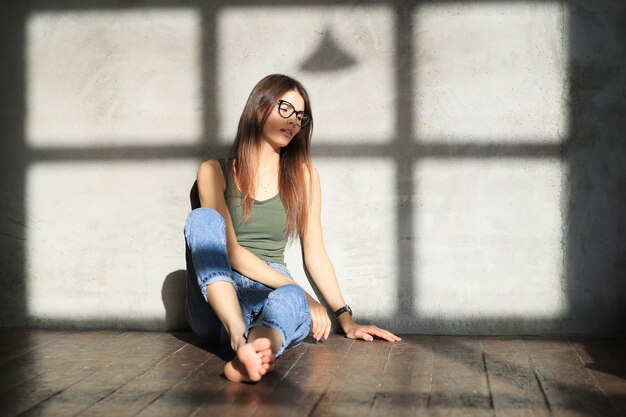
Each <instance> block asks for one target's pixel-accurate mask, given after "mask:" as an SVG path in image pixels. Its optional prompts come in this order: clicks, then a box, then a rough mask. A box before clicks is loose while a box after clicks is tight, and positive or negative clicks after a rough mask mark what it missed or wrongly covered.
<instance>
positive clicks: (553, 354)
mask: <svg viewBox="0 0 626 417" xmlns="http://www.w3.org/2000/svg"><path fill="white" fill-rule="evenodd" d="M524 342H525V346H526V349H527V351H528V353H529V355H530V357H531V360H532V362H533V366H534V370H535V373H536V374H537V377H538V380H539V382H540V385H541V388H542V389H543V392H544V394H545V396H546V398H547V400H548V404H549V406H550V410H551V412H552V414H553V415H554V416H556V417H570V416H581V415H584V416H598V417H600V416H602V417H612V416H618V415H619V414H618V413H617V412H616V410H615V409H614V408H613V406H612V405H611V403H610V402H609V400H608V398H607V396H606V395H605V394H604V392H602V390H601V388H600V387H599V386H598V384H597V382H596V381H595V380H594V378H593V376H592V375H591V373H590V372H589V371H588V370H587V369H585V368H584V367H583V366H582V364H581V362H580V360H579V358H578V356H577V354H576V352H575V351H574V350H573V349H572V348H571V347H570V345H569V343H568V341H567V340H564V339H546V338H524Z"/></svg>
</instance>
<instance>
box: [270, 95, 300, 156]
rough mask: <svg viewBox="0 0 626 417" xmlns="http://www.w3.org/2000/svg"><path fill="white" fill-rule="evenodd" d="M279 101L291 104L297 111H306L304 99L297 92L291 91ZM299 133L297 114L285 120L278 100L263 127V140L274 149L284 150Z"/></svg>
mask: <svg viewBox="0 0 626 417" xmlns="http://www.w3.org/2000/svg"><path fill="white" fill-rule="evenodd" d="M278 99H279V100H285V101H287V102H289V103H291V104H292V105H293V106H294V107H295V109H296V111H303V110H304V99H303V98H302V96H301V95H300V93H298V92H297V91H296V90H289V91H287V92H286V93H284V94H283V95H282V96H280V97H279V98H278ZM299 131H300V126H298V123H297V118H296V114H295V113H294V114H292V115H291V116H289V118H287V119H285V118H283V117H282V116H281V115H280V113H279V111H278V100H277V102H276V103H275V104H274V105H273V107H272V110H271V112H270V115H269V116H268V117H267V120H266V121H265V126H263V140H264V141H266V142H267V143H268V144H270V145H271V146H272V147H273V148H284V147H285V146H287V145H289V142H291V139H292V138H293V137H294V136H295V135H296V134H297V133H298V132H299Z"/></svg>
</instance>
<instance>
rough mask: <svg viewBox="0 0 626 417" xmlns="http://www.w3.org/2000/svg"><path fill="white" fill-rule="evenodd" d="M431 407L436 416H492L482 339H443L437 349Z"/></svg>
mask: <svg viewBox="0 0 626 417" xmlns="http://www.w3.org/2000/svg"><path fill="white" fill-rule="evenodd" d="M428 406H429V408H430V410H429V414H430V415H433V416H446V417H449V416H450V417H451V416H492V415H493V404H492V398H491V394H490V391H489V385H488V380H487V375H486V370H485V365H484V361H483V352H482V343H481V340H480V339H479V338H470V337H442V338H440V339H439V341H438V343H437V344H436V345H435V356H434V358H433V376H432V384H431V393H430V396H429V401H428Z"/></svg>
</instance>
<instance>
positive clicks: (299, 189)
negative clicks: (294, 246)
mask: <svg viewBox="0 0 626 417" xmlns="http://www.w3.org/2000/svg"><path fill="white" fill-rule="evenodd" d="M290 90H296V91H297V92H298V93H299V94H300V95H301V96H302V98H303V99H304V111H305V112H306V113H307V114H308V115H309V116H310V117H311V120H310V121H309V123H308V124H307V125H306V126H304V127H303V128H301V129H300V131H299V132H298V133H297V134H296V135H295V136H294V137H293V138H292V139H291V142H289V145H287V146H285V147H284V148H281V150H280V165H279V167H278V171H279V175H278V190H279V193H280V198H281V200H282V202H283V205H284V206H285V212H286V214H287V235H288V236H289V237H290V238H292V237H295V236H296V235H298V234H300V235H302V234H304V231H305V229H306V221H307V213H308V208H309V203H310V201H309V199H308V198H307V184H306V177H307V175H306V174H307V173H308V178H309V180H310V179H311V153H310V146H311V133H312V132H313V112H312V110H311V101H310V100H309V95H308V93H307V92H306V90H305V89H304V87H303V86H302V84H301V83H300V82H298V81H296V80H294V79H293V78H291V77H288V76H286V75H282V74H272V75H268V76H267V77H265V78H263V79H262V80H261V81H259V82H258V83H257V85H256V86H255V87H254V88H253V89H252V92H251V93H250V96H249V97H248V101H247V102H246V105H245V107H244V109H243V112H242V113H241V118H240V119H239V127H238V128H237V135H236V137H235V142H234V143H233V146H232V148H231V150H230V159H229V164H228V165H229V169H230V170H231V173H233V175H234V178H235V180H236V183H237V186H238V187H239V191H241V199H242V205H243V221H244V222H246V221H248V220H249V219H250V215H251V213H252V205H253V204H254V199H253V198H252V192H253V190H254V189H255V188H256V164H255V162H256V156H257V151H258V149H259V147H260V144H261V141H262V137H263V127H264V126H265V121H266V120H267V118H268V117H269V115H270V113H271V111H272V110H273V108H274V105H275V104H276V102H277V101H278V100H279V98H280V97H281V96H282V95H283V94H284V93H286V92H287V91H290ZM308 185H309V187H308V189H309V190H310V193H312V192H313V187H312V184H311V183H309V184H308Z"/></svg>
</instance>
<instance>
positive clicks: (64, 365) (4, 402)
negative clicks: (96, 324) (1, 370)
mask: <svg viewBox="0 0 626 417" xmlns="http://www.w3.org/2000/svg"><path fill="white" fill-rule="evenodd" d="M119 334H120V333H119V332H115V335H119ZM30 336H31V341H32V343H33V344H34V346H35V348H34V349H33V350H32V351H30V352H29V353H28V354H26V355H23V356H20V357H19V358H15V359H14V360H13V361H10V362H9V363H8V364H5V366H9V367H10V372H9V374H8V377H7V379H4V380H3V381H2V385H3V388H5V391H4V392H2V393H1V394H0V410H1V411H2V413H3V415H16V414H20V413H23V412H25V411H27V410H29V409H30V408H32V407H34V406H36V405H37V404H38V403H40V402H42V401H45V400H47V399H49V398H51V397H53V396H54V395H56V394H57V393H59V392H61V391H63V390H65V389H66V388H67V387H69V386H72V385H74V384H75V383H77V382H78V381H80V380H82V379H83V378H85V377H87V376H88V375H90V374H92V373H94V372H95V371H96V370H97V369H98V368H100V367H103V366H105V365H106V364H107V363H108V360H105V359H102V357H100V356H98V354H97V353H98V352H99V350H100V349H102V348H103V347H104V346H106V343H105V341H106V340H110V339H111V332H91V333H84V332H51V331H34V332H32V333H30Z"/></svg>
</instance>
